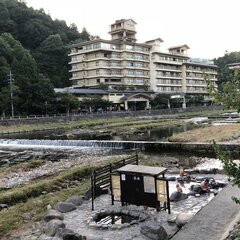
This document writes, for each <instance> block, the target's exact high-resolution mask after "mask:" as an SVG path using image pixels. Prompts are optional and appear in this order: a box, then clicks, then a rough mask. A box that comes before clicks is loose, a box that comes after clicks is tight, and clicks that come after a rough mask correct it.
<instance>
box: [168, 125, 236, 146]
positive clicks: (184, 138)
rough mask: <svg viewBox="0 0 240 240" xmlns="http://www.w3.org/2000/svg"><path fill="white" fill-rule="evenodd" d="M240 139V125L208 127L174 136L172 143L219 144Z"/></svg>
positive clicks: (171, 138) (170, 139)
mask: <svg viewBox="0 0 240 240" xmlns="http://www.w3.org/2000/svg"><path fill="white" fill-rule="evenodd" d="M239 137H240V124H231V125H220V126H208V127H204V128H197V129H193V130H191V131H187V132H183V133H179V134H174V135H173V136H172V137H170V138H169V141H171V142H210V141H212V140H213V139H214V140H215V141H217V142H223V141H229V140H233V139H237V138H239Z"/></svg>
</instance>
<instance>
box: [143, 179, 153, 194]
mask: <svg viewBox="0 0 240 240" xmlns="http://www.w3.org/2000/svg"><path fill="white" fill-rule="evenodd" d="M143 184H144V192H147V193H155V180H154V177H149V176H144V177H143Z"/></svg>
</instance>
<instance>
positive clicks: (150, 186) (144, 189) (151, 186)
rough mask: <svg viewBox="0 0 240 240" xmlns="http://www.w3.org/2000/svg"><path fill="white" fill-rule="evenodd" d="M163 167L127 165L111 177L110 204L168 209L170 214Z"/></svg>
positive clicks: (167, 189)
mask: <svg viewBox="0 0 240 240" xmlns="http://www.w3.org/2000/svg"><path fill="white" fill-rule="evenodd" d="M166 171H167V169H166V168H164V167H148V166H142V165H132V164H128V165H125V166H123V167H121V168H119V169H117V173H115V174H112V175H111V193H112V204H114V201H121V202H122V205H128V204H134V205H137V206H140V205H142V206H148V207H154V208H156V209H157V210H158V211H159V210H160V209H161V208H164V209H165V210H166V209H168V212H169V213H170V202H169V186H168V181H167V180H166V178H165V176H164V174H165V172H166Z"/></svg>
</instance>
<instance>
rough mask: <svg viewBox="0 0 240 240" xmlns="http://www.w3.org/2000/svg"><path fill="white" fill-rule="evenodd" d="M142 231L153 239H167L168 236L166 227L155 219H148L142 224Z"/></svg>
mask: <svg viewBox="0 0 240 240" xmlns="http://www.w3.org/2000/svg"><path fill="white" fill-rule="evenodd" d="M140 231H141V233H142V234H143V235H145V236H146V237H148V238H150V239H153V240H166V239H167V237H168V234H167V232H166V230H165V228H164V227H163V226H162V225H161V224H160V223H157V222H153V221H147V222H146V223H145V224H144V225H143V226H141V230H140Z"/></svg>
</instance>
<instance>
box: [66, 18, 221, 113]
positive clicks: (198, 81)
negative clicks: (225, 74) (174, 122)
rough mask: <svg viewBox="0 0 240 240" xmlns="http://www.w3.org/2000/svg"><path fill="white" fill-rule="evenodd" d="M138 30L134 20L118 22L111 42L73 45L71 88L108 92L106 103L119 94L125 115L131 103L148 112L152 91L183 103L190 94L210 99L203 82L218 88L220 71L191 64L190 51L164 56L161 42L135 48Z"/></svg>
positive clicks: (200, 62)
mask: <svg viewBox="0 0 240 240" xmlns="http://www.w3.org/2000/svg"><path fill="white" fill-rule="evenodd" d="M135 25H136V23H135V22H134V21H133V20H132V19H122V20H118V21H116V22H115V23H113V24H112V25H111V26H110V31H109V33H110V35H111V40H103V39H93V40H91V41H88V42H84V43H77V44H74V45H72V46H71V53H70V54H69V56H70V57H71V61H70V63H69V64H70V65H71V70H70V72H71V73H72V77H71V79H70V80H71V81H72V87H73V88H75V89H86V88H91V89H96V88H102V89H105V90H106V91H109V95H108V97H107V99H110V98H111V96H113V94H115V95H114V96H115V97H114V101H113V102H114V103H116V104H120V105H121V104H122V105H124V107H125V109H128V101H129V102H131V101H134V102H135V103H136V102H146V105H145V106H146V108H148V106H149V100H150V98H151V96H152V93H153V92H152V91H151V90H153V91H154V92H155V93H165V94H170V95H175V96H176V95H179V96H181V97H183V98H184V97H185V96H186V95H187V94H202V95H203V96H204V97H205V98H206V97H207V96H208V94H207V89H206V86H207V85H206V81H205V79H206V78H207V79H208V80H211V81H214V83H216V81H217V66H215V65H213V63H212V62H209V61H205V60H204V61H203V60H202V59H191V58H190V57H189V56H188V54H187V50H188V49H189V47H188V46H187V45H180V46H175V47H171V48H169V49H168V50H169V51H168V52H163V51H162V50H161V43H162V42H163V40H162V39H161V38H158V39H155V40H150V41H147V42H145V43H137V42H136V31H135ZM138 90H139V95H138ZM143 90H144V95H143ZM79 91H80V90H79ZM114 91H115V93H113V92H114ZM118 91H121V94H120V93H119V94H118ZM124 91H126V94H125V95H124V96H125V97H124V96H123V95H122V94H123V92H124ZM131 91H133V93H132V95H134V98H133V99H134V100H133V99H131ZM110 92H111V95H110ZM120 95H121V98H120ZM116 96H119V99H116ZM123 99H124V102H123V101H122V100H123ZM126 99H128V100H127V102H126ZM141 105H142V104H141Z"/></svg>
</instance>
